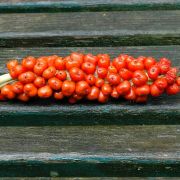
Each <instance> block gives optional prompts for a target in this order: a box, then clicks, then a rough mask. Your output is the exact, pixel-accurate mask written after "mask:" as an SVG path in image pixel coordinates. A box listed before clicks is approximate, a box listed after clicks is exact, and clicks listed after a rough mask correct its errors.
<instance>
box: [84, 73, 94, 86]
mask: <svg viewBox="0 0 180 180" xmlns="http://www.w3.org/2000/svg"><path fill="white" fill-rule="evenodd" d="M85 79H86V82H87V83H88V84H89V85H90V86H92V85H94V84H95V82H96V78H95V76H94V75H92V74H88V75H86V77H85Z"/></svg>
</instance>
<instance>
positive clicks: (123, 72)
mask: <svg viewBox="0 0 180 180" xmlns="http://www.w3.org/2000/svg"><path fill="white" fill-rule="evenodd" d="M119 75H120V77H121V78H122V79H123V80H130V79H131V78H132V76H133V73H132V72H131V71H129V70H128V69H126V68H122V69H121V70H120V71H119Z"/></svg>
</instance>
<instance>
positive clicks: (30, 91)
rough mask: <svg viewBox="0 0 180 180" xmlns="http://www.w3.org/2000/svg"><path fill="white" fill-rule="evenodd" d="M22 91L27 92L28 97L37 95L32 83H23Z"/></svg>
mask: <svg viewBox="0 0 180 180" xmlns="http://www.w3.org/2000/svg"><path fill="white" fill-rule="evenodd" d="M24 93H25V94H27V95H28V96H29V97H34V96H36V95H37V88H36V87H35V86H34V84H32V83H29V84H25V85H24Z"/></svg>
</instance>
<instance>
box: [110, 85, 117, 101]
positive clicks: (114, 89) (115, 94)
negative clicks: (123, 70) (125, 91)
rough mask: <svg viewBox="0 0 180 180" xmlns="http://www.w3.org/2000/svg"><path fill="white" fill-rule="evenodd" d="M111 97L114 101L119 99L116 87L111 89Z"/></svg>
mask: <svg viewBox="0 0 180 180" xmlns="http://www.w3.org/2000/svg"><path fill="white" fill-rule="evenodd" d="M111 97H113V98H115V99H117V98H119V93H118V92H117V89H116V87H114V88H113V90H112V93H111Z"/></svg>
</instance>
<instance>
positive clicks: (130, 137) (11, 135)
mask: <svg viewBox="0 0 180 180" xmlns="http://www.w3.org/2000/svg"><path fill="white" fill-rule="evenodd" d="M179 138H180V126H179V125H178V126H120V127H118V126H109V127H106V126H96V127H92V126H91V127H90V126H85V127H82V126H75V127H72V126H71V127H1V128H0V143H1V146H0V176H23V177H24V176H42V177H44V176H91V177H92V176H100V177H101V176H105V177H107V176H114V177H115V176H151V177H152V176H178V175H180V174H179V173H180V172H179V168H180V158H179V157H180V156H179V142H180V139H179Z"/></svg>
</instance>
